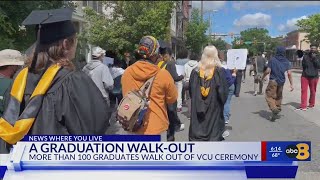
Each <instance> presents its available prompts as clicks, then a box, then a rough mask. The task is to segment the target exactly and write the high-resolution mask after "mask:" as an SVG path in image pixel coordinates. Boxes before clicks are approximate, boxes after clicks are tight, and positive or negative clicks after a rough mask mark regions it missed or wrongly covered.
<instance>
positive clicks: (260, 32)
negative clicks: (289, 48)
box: [232, 28, 273, 55]
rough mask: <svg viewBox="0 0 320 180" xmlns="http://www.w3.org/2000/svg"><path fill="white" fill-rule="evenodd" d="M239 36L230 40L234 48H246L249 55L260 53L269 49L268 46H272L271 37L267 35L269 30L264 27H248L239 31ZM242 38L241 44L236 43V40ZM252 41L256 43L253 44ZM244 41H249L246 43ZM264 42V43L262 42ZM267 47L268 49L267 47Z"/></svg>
mask: <svg viewBox="0 0 320 180" xmlns="http://www.w3.org/2000/svg"><path fill="white" fill-rule="evenodd" d="M240 36H241V37H237V38H235V39H234V41H233V42H232V44H233V48H234V49H241V48H244V49H248V51H249V55H257V54H258V53H262V52H264V51H267V50H269V48H271V49H272V48H273V47H271V46H270V45H269V46H268V44H270V42H271V37H270V36H269V31H268V30H267V29H264V28H250V29H246V30H244V31H241V32H240ZM240 40H242V42H243V44H240V45H239V44H236V42H237V41H240ZM254 41H256V42H257V43H256V44H254ZM246 42H251V44H250V43H247V44H246ZM264 43H265V44H264ZM267 47H268V49H267Z"/></svg>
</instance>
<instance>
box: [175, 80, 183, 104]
mask: <svg viewBox="0 0 320 180" xmlns="http://www.w3.org/2000/svg"><path fill="white" fill-rule="evenodd" d="M176 86H177V90H178V99H177V103H178V104H177V108H182V87H183V84H182V81H178V82H176Z"/></svg>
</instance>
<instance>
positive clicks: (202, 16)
mask: <svg viewBox="0 0 320 180" xmlns="http://www.w3.org/2000/svg"><path fill="white" fill-rule="evenodd" d="M201 20H202V21H203V1H201Z"/></svg>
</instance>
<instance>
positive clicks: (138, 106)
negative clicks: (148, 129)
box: [117, 76, 155, 132]
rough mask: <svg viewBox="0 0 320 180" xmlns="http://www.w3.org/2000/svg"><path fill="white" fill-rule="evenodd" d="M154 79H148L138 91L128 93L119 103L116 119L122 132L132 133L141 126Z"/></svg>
mask: <svg viewBox="0 0 320 180" xmlns="http://www.w3.org/2000/svg"><path fill="white" fill-rule="evenodd" d="M154 79H155V76H153V77H152V78H150V79H148V80H147V81H146V82H145V83H144V84H143V85H142V87H141V88H140V89H139V90H132V91H129V93H128V94H127V95H126V96H125V97H124V98H123V99H122V100H121V102H120V103H119V106H118V109H117V119H118V120H119V122H120V124H121V125H122V128H123V129H124V130H126V131H131V132H134V131H137V130H138V129H139V128H141V127H142V126H143V123H144V116H145V113H146V112H147V110H148V107H149V103H150V101H149V96H150V91H151V87H152V84H153V81H154Z"/></svg>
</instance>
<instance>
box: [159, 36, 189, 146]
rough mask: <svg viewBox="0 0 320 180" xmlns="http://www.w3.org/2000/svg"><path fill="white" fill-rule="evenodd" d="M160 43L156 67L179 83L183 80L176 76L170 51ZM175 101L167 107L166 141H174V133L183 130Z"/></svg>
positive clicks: (181, 76)
mask: <svg viewBox="0 0 320 180" xmlns="http://www.w3.org/2000/svg"><path fill="white" fill-rule="evenodd" d="M159 43H160V50H159V51H160V55H161V61H160V62H159V64H158V66H159V67H160V68H163V69H166V70H167V71H168V72H169V73H170V75H171V76H172V78H173V80H174V82H177V81H181V80H182V79H184V76H183V75H180V76H179V75H178V73H177V69H176V65H175V62H174V61H172V60H171V56H172V51H171V49H170V48H168V47H167V46H166V45H165V44H163V42H161V41H160V42H159ZM177 104H178V103H177V101H176V102H175V103H173V104H169V105H167V111H168V118H169V128H168V131H167V141H175V137H174V135H175V131H179V130H183V129H184V124H182V123H181V121H180V119H179V117H178V114H177Z"/></svg>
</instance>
